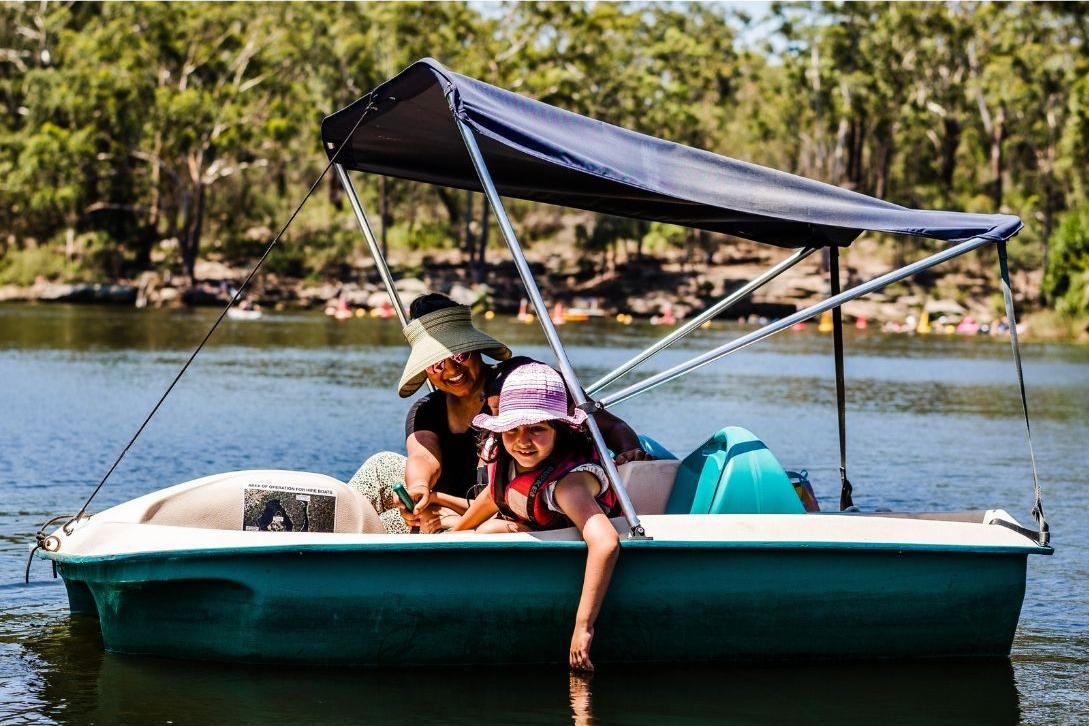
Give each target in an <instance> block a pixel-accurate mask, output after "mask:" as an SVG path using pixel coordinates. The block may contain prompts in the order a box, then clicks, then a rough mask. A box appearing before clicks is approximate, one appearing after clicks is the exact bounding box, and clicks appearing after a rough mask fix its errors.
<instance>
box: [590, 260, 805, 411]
mask: <svg viewBox="0 0 1089 726" xmlns="http://www.w3.org/2000/svg"><path fill="white" fill-rule="evenodd" d="M816 251H817V248H816V247H804V248H802V249H800V250H798V251H797V252H795V253H794V254H793V255H791V256H790V257H788V258H786V259H785V260H783V261H782V262H780V263H779V264H777V265H775V266H774V267H772V268H771V269H769V270H768V271H766V272H765V273H763V274H762V275H760V276H759V277H756V278H754V279H752V280H750V281H749V282H748V283H746V284H745V285H744V286H742V287H740V288H738V289H737V290H735V291H734V292H732V293H730V294H729V295H728V296H726V297H724V298H723V299H721V300H719V301H718V302H717V303H715V304H714V305H712V306H711V307H709V308H707V309H706V310H704V311H703V312H702V313H700V314H699V315H697V316H696V317H694V318H692V319H691V320H689V321H688V322H687V323H685V324H684V325H682V326H681V327H679V328H677V329H676V330H674V331H673V332H672V333H670V334H669V335H667V336H665V337H664V338H662V339H661V340H659V341H658V342H657V343H655V344H654V345H652V346H651V347H649V348H647V349H646V350H644V351H643V352H642V353H639V354H638V355H636V356H634V357H633V358H630V359H628V361H627V362H626V363H622V364H620V365H619V366H617V367H616V368H614V369H613V370H611V371H609V372H608V373H606V374H605V375H604V376H602V377H601V378H599V379H597V380H596V381H594V382H593V383H592V384H591V385H590V387H589V388H587V389H586V392H587V393H588V394H590V395H593V394H595V393H597V392H598V391H600V390H601V389H602V388H604V387H605V386H607V385H609V384H610V383H612V382H613V381H615V380H616V379H617V378H620V377H621V376H623V375H624V374H625V373H627V372H628V371H630V370H631V369H632V368H635V367H636V366H638V365H639V364H640V363H643V362H645V361H647V360H649V359H650V358H652V357H653V356H655V355H657V354H658V353H660V352H661V351H663V350H665V349H666V348H668V347H669V346H671V345H673V344H674V343H676V342H677V341H678V340H680V339H681V338H683V337H685V336H686V335H688V334H689V333H691V332H693V331H694V330H696V329H697V328H699V327H700V326H701V325H703V324H704V323H705V322H706V321H708V320H710V319H711V318H713V317H715V316H716V315H718V314H720V313H722V312H723V311H725V310H728V309H730V308H732V307H733V306H734V305H736V304H737V303H738V302H739V301H741V300H742V299H744V298H746V297H748V296H749V295H751V294H752V293H754V292H756V291H757V290H758V289H760V288H761V287H763V286H764V285H766V284H767V283H769V282H771V281H772V280H774V279H775V278H776V277H778V276H779V275H781V274H783V273H784V272H786V271H787V270H789V269H790V268H791V267H794V265H796V264H798V263H799V262H801V261H802V260H804V259H805V258H806V257H809V255H811V254H813V253H814V252H816Z"/></svg>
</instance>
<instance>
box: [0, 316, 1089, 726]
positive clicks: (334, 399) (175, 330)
mask: <svg viewBox="0 0 1089 726" xmlns="http://www.w3.org/2000/svg"><path fill="white" fill-rule="evenodd" d="M214 316H215V313H214V312H213V311H208V310H198V311H191V312H165V311H136V310H130V309H120V308H96V307H68V306H50V307H46V306H20V305H16V306H0V722H2V723H53V722H55V723H73V724H88V723H100V724H109V723H174V724H184V723H206V722H235V723H240V724H248V723H268V722H284V723H288V722H294V721H299V720H305V721H314V722H320V723H323V724H336V723H353V722H359V721H368V722H369V721H373V722H382V723H396V722H404V723H409V722H412V723H418V722H421V721H422V722H429V721H433V722H451V721H454V722H466V723H467V722H474V721H479V720H481V719H485V720H487V721H502V722H527V723H528V722H537V723H560V722H564V721H566V720H573V721H574V722H576V723H590V722H596V723H648V724H650V723H655V724H657V723H663V722H668V723H739V724H755V723H825V722H829V721H833V720H835V721H836V722H839V723H841V724H842V723H859V724H869V723H875V722H882V723H928V724H931V723H943V724H977V723H978V724H995V723H1027V724H1038V723H1063V722H1067V723H1079V722H1080V723H1084V722H1087V721H1089V527H1087V526H1086V525H1085V523H1084V520H1083V519H1081V517H1082V516H1084V515H1085V513H1086V512H1087V511H1089V454H1087V448H1089V417H1087V416H1086V412H1087V411H1089V347H1086V346H1076V345H1039V344H1028V345H1026V347H1025V376H1026V379H1027V382H1028V393H1029V403H1030V407H1031V409H1032V412H1033V436H1034V441H1035V444H1036V455H1037V460H1038V463H1039V472H1040V478H1041V482H1042V484H1043V488H1044V497H1045V499H1044V502H1045V506H1046V507H1047V512H1048V517H1049V520H1050V522H1051V525H1052V533H1053V544H1054V545H1055V548H1056V552H1055V555H1054V556H1053V557H1032V558H1030V560H1029V573H1028V589H1027V593H1026V596H1025V603H1024V607H1023V609H1022V613H1021V621H1020V626H1019V628H1018V632H1017V637H1016V640H1015V641H1014V645H1013V653H1012V656H1011V658H1010V660H1009V661H998V662H984V663H975V662H922V663H863V664H818V665H801V666H793V665H735V666H722V667H707V666H700V667H681V666H658V665H655V666H641V667H637V668H636V667H628V666H618V665H611V664H604V665H602V666H601V667H600V668H599V671H598V673H597V674H596V675H595V676H594V677H593V678H592V679H590V680H585V679H581V678H572V677H569V675H568V673H567V672H566V669H564V668H561V667H556V668H551V669H540V668H538V669H532V670H521V669H503V670H482V669H466V668H459V669H448V670H427V671H421V670H405V671H377V670H344V669H336V670H333V669H285V668H282V667H278V666H276V665H275V664H272V663H270V664H267V665H265V666H235V665H221V664H206V663H196V662H180V661H171V660H165V659H154V658H134V657H126V656H116V655H110V654H106V653H104V652H103V651H102V644H101V640H100V638H99V635H98V631H97V624H96V623H95V622H94V621H89V620H87V619H71V618H69V616H68V610H67V598H66V596H65V593H64V588H63V586H62V584H61V582H60V581H59V580H54V579H52V577H51V573H50V568H49V566H48V564H47V563H45V562H43V561H35V563H34V565H33V566H32V570H31V584H30V585H24V584H23V567H24V565H25V561H26V552H27V543H28V542H30V541H32V539H33V535H34V532H35V531H36V530H37V528H38V526H39V525H40V524H41V523H42V522H44V521H45V520H47V519H49V518H50V517H52V516H54V515H57V514H63V513H72V512H74V511H76V510H77V509H78V508H79V505H80V504H81V503H82V501H83V500H84V499H85V498H86V496H87V495H88V494H89V493H90V491H91V489H93V487H94V485H95V484H96V483H97V482H98V480H99V479H100V478H101V476H102V475H103V473H105V471H106V469H107V468H108V467H109V465H110V463H112V461H113V459H114V458H115V457H116V455H117V454H118V452H119V451H120V450H121V449H122V447H123V446H124V444H125V443H126V442H127V441H128V439H129V437H130V436H131V435H132V433H133V432H134V431H135V430H136V427H137V426H138V425H139V423H140V422H141V421H142V420H143V417H144V416H145V415H146V413H147V411H148V410H150V407H151V406H152V405H153V404H154V403H155V401H156V400H157V399H158V396H159V395H160V394H161V392H162V390H163V389H164V388H165V386H166V385H167V383H168V382H169V381H170V379H171V378H172V376H173V375H174V373H175V372H176V371H177V369H178V368H179V367H180V365H181V364H182V362H183V361H184V359H185V357H186V355H187V354H188V351H189V349H190V348H191V347H192V346H193V345H195V343H196V342H197V341H198V340H199V339H200V337H201V336H202V335H203V333H204V331H205V330H207V328H208V326H209V325H210V324H211V322H212V320H213V319H214ZM485 327H486V328H487V329H488V330H489V332H491V333H493V334H495V335H497V336H498V337H500V338H501V339H503V340H504V341H506V342H508V343H509V344H510V345H511V346H512V347H514V348H515V349H516V350H517V351H518V352H520V353H525V354H528V355H533V356H536V357H540V358H542V359H545V360H550V359H551V358H550V356H549V353H548V351H547V349H546V348H545V347H544V344H543V336H542V335H541V333H540V331H539V329H538V328H537V327H536V326H525V325H520V324H516V323H514V322H511V321H509V320H508V321H503V320H498V319H497V320H495V321H492V322H490V323H487V324H485ZM811 327H812V326H811ZM658 332H660V329H655V328H652V327H650V326H639V325H636V326H631V327H621V326H619V325H614V324H611V323H601V324H597V323H594V324H582V325H568V326H566V327H565V328H563V329H562V330H561V333H562V336H563V338H564V340H565V341H566V342H567V343H568V346H569V351H570V354H571V357H572V359H573V362H574V364H575V366H576V368H577V369H578V371H579V373H580V375H581V376H583V380H586V381H591V380H594V379H596V377H598V376H599V375H601V374H603V373H605V372H606V371H607V370H609V369H610V368H611V367H612V366H615V365H617V364H619V363H621V362H622V361H624V360H626V359H627V358H628V357H629V356H630V355H632V354H633V353H634V352H635V351H636V350H637V349H639V348H640V347H642V346H645V345H646V344H647V343H649V342H650V341H651V340H653V339H654V337H655V336H656V334H657V333H658ZM848 333H849V335H848V340H847V350H848V359H847V365H846V372H847V379H848V440H849V457H850V476H851V480H852V482H853V483H854V485H855V501H856V503H857V504H859V505H860V506H862V507H864V508H866V507H874V506H885V507H891V508H893V509H916V510H925V509H970V508H988V507H1003V508H1005V509H1007V510H1008V511H1010V512H1011V513H1012V514H1014V516H1016V517H1017V518H1018V519H1020V520H1021V522H1022V523H1025V524H1031V523H1032V520H1031V517H1030V515H1029V513H1028V512H1029V509H1030V507H1031V503H1032V484H1031V474H1030V470H1029V465H1028V453H1027V447H1026V444H1025V434H1024V425H1023V422H1022V421H1021V412H1020V403H1019V398H1018V395H1017V388H1016V379H1015V375H1014V369H1013V364H1012V362H1011V359H1010V350H1009V344H1008V341H1005V340H992V339H963V338H947V337H929V338H916V337H909V336H896V337H889V336H884V335H881V334H879V333H867V332H866V331H854V330H850V331H848ZM737 334H738V329H737V328H736V327H727V326H720V327H718V328H717V329H713V330H709V331H701V332H700V333H699V334H698V335H697V336H695V337H694V338H693V340H691V341H688V342H686V343H684V344H683V345H682V346H681V347H680V348H678V349H676V350H670V351H667V352H665V353H663V354H661V355H660V356H658V357H657V358H655V359H653V360H652V361H651V362H650V363H649V364H648V365H647V367H646V369H645V370H646V372H647V373H649V372H654V371H658V370H662V369H663V368H665V367H666V366H668V365H672V364H674V363H677V362H680V361H682V360H684V359H685V358H687V357H690V356H691V355H693V354H694V353H695V352H696V351H697V350H701V349H706V347H708V346H709V345H710V344H711V343H713V342H719V341H722V340H725V339H728V338H730V337H734V336H736V335H737ZM405 350H406V349H405V347H404V344H403V339H402V338H401V336H400V332H399V330H398V328H397V326H396V324H393V323H390V322H382V321H371V320H350V321H347V322H345V323H338V322H335V321H332V320H330V319H327V318H325V317H324V316H321V315H316V314H308V313H289V314H282V315H280V314H277V315H272V316H269V317H268V318H266V319H265V320H261V321H256V322H231V321H224V323H223V325H222V327H221V328H220V330H218V331H217V332H216V334H215V336H214V337H213V339H212V342H211V343H210V345H209V347H208V348H207V349H206V350H205V351H204V352H203V353H202V354H201V356H200V357H199V358H198V359H197V362H196V363H195V364H194V365H193V367H192V368H191V369H190V370H189V372H188V373H187V374H186V376H185V377H184V378H183V379H182V381H181V383H180V384H179V385H178V387H177V389H176V390H175V391H174V393H173V394H172V395H171V397H170V398H169V399H168V400H167V402H166V404H164V406H163V408H162V409H161V410H160V411H159V413H158V415H157V416H156V417H155V419H154V420H153V422H152V423H151V425H150V426H149V427H148V429H147V430H146V431H145V433H144V435H143V436H142V437H141V438H140V440H139V441H138V442H137V444H136V445H135V446H134V447H133V449H132V450H131V452H130V453H129V455H128V457H127V458H126V459H125V461H124V462H123V463H122V465H121V466H120V467H119V468H118V470H117V471H116V472H115V474H114V476H113V477H112V478H111V480H110V482H109V483H108V484H107V485H106V487H105V489H104V490H103V491H102V493H101V494H100V495H99V497H98V498H97V499H96V501H95V503H94V505H93V506H92V511H100V510H102V509H104V508H106V507H107V506H111V505H113V504H116V503H118V502H121V501H124V500H126V499H129V498H132V497H134V496H136V495H138V494H142V493H146V492H148V491H150V490H153V489H157V488H161V487H164V486H167V485H169V484H174V483H177V482H181V481H185V480H188V479H193V478H196V477H199V476H203V475H206V474H210V473H215V472H221V471H229V470H234V469H246V468H287V469H301V470H309V471H318V472H324V473H327V474H330V475H333V476H335V477H337V478H340V479H342V480H345V479H347V478H348V477H349V476H350V475H351V474H352V472H353V471H354V470H355V468H356V467H357V466H358V464H359V463H360V462H361V461H362V459H363V458H365V456H366V455H368V454H369V453H371V452H373V451H376V450H379V449H397V448H401V447H402V446H403V443H404V442H403V419H404V414H405V411H406V410H407V407H408V404H407V403H406V402H405V401H403V400H400V399H398V398H397V396H396V394H395V393H394V391H393V388H394V385H395V382H396V380H397V377H398V374H399V372H400V368H401V365H402V363H403V361H404V356H405ZM833 380H834V379H833V365H832V357H831V341H830V339H829V337H828V336H823V335H820V334H818V333H816V332H813V331H808V332H804V333H794V332H788V333H783V334H781V335H779V336H777V337H775V338H773V339H772V340H770V341H766V342H765V343H763V344H761V345H758V346H755V347H753V348H751V349H748V350H746V351H742V352H741V353H738V354H736V355H734V356H731V357H729V358H728V359H726V360H725V361H722V362H720V363H718V364H715V365H713V366H709V367H707V368H705V369H702V370H701V371H698V372H697V373H695V374H693V375H690V376H688V377H686V378H683V379H681V380H680V381H676V382H673V383H670V384H667V385H665V386H663V387H661V388H659V389H658V390H656V391H653V392H651V393H649V394H647V395H645V396H641V397H638V398H635V399H633V400H632V401H629V402H627V403H625V404H623V405H622V406H621V407H620V408H619V409H618V411H617V412H618V413H619V414H620V415H621V416H623V417H624V418H626V419H627V420H628V421H629V422H630V423H632V424H633V425H634V426H635V427H636V428H637V429H639V430H640V431H645V432H647V433H650V434H651V435H652V436H654V437H655V438H657V439H658V440H660V441H661V442H663V443H664V444H666V445H667V446H668V447H670V448H671V449H673V450H674V451H676V452H682V453H683V452H687V451H689V450H691V449H693V448H694V447H695V446H696V445H698V444H699V443H700V442H701V441H702V440H703V439H704V438H706V437H707V436H708V435H710V434H711V433H713V431H714V430H715V429H717V428H720V427H721V426H724V425H727V424H736V425H740V426H744V427H746V428H749V429H751V430H753V431H754V432H756V433H757V434H758V435H759V436H761V437H762V438H763V439H764V440H765V441H766V442H767V443H768V445H769V446H770V447H771V449H772V450H773V451H774V452H776V453H777V455H778V456H779V458H780V460H781V461H782V462H783V463H784V465H785V466H787V468H803V467H804V468H806V469H808V470H809V472H810V478H811V480H812V481H813V482H814V486H815V488H816V490H817V493H818V496H819V497H820V499H821V503H822V505H823V506H824V507H825V508H831V509H834V508H835V507H836V506H837V502H838V488H839V487H838V475H837V466H838V450H837V435H836V412H835V388H834V384H833ZM619 566H620V567H623V561H621V563H620V565H619Z"/></svg>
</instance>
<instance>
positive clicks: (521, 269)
mask: <svg viewBox="0 0 1089 726" xmlns="http://www.w3.org/2000/svg"><path fill="white" fill-rule="evenodd" d="M454 121H455V123H457V126H458V130H459V131H460V132H461V138H462V139H463V140H464V141H465V148H466V149H468V151H469V157H470V158H471V159H472V161H473V167H474V168H475V169H476V173H477V176H479V177H480V183H481V186H483V188H484V194H485V196H486V197H487V198H488V202H489V203H490V204H491V206H492V211H493V212H494V213H495V218H496V221H497V222H498V223H499V229H500V231H501V232H502V233H503V239H504V240H506V242H507V247H509V248H510V252H511V255H512V256H513V257H514V265H515V267H516V268H517V269H518V275H519V276H520V277H521V278H522V284H523V285H525V288H526V294H528V295H529V299H530V302H531V303H532V304H533V309H534V311H536V313H537V320H538V321H540V323H541V328H542V329H543V330H544V334H545V338H546V339H547V340H548V345H549V347H550V348H552V352H553V354H555V356H556V361H557V362H558V363H559V368H560V374H561V375H562V376H563V379H564V382H565V383H566V384H567V388H568V390H570V391H571V396H572V398H574V399H575V405H576V406H578V407H579V408H581V409H583V410H586V412H587V416H586V428H587V429H589V431H590V436H591V438H592V439H593V440H594V446H595V448H597V452H598V455H599V456H600V457H601V465H602V467H603V468H604V469H605V474H606V475H607V476H608V477H609V484H610V485H611V486H612V487H613V491H615V492H616V495H617V498H618V499H619V500H620V508H621V510H623V512H624V518H625V519H627V520H628V525H629V527H630V528H631V531H630V536H631V537H645V536H646V532H645V531H644V530H643V525H642V524H640V522H639V515H638V514H637V513H636V511H635V506H634V505H633V504H632V501H631V498H630V497H629V496H628V492H627V491H626V490H625V489H624V485H623V484H622V483H621V481H620V472H619V471H617V468H616V464H615V463H614V462H613V459H612V457H611V456H609V447H608V446H607V445H606V443H605V437H604V436H602V434H601V428H600V427H599V426H598V425H597V421H595V420H594V416H593V409H592V407H591V406H588V405H587V404H589V399H588V398H587V396H586V393H585V392H584V391H583V390H582V386H581V385H579V380H578V376H576V375H575V369H574V368H573V367H572V366H571V361H570V360H569V359H568V357H567V351H566V350H564V347H563V343H562V342H561V341H560V336H559V333H557V332H556V326H555V325H553V324H552V319H551V318H550V317H549V316H548V308H547V307H546V306H545V303H544V299H543V298H542V297H541V291H540V289H539V288H538V287H537V282H536V280H534V279H533V272H532V271H531V270H530V269H529V263H528V262H526V258H525V255H524V254H522V247H521V245H520V244H519V243H518V237H517V236H516V235H515V233H514V227H513V226H512V225H511V222H510V219H509V218H508V217H507V210H506V209H505V208H504V207H503V201H502V200H501V199H500V198H499V192H497V191H496V189H495V184H493V183H492V178H491V174H490V173H489V172H488V167H487V165H486V164H485V163H484V155H483V154H482V153H481V152H480V147H479V146H478V145H477V143H476V137H475V136H474V135H473V132H472V130H471V129H470V128H469V127H468V126H466V125H465V123H464V122H462V120H461V119H460V118H458V117H457V115H456V114H455V116H454ZM588 408H589V409H590V410H587V409H588Z"/></svg>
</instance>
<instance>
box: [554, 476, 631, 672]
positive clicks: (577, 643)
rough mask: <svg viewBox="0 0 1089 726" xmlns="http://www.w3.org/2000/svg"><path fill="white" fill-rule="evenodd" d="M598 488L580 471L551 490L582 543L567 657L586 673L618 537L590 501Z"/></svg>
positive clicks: (591, 667)
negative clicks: (583, 564)
mask: <svg viewBox="0 0 1089 726" xmlns="http://www.w3.org/2000/svg"><path fill="white" fill-rule="evenodd" d="M600 487H601V484H600V483H599V482H598V480H597V478H596V477H594V476H593V475H592V474H590V473H588V472H585V471H580V472H575V473H574V474H568V475H567V476H565V477H564V478H563V479H561V480H560V482H559V483H558V484H557V485H556V491H555V500H556V505H557V506H558V507H559V508H560V511H562V512H563V513H564V514H565V515H567V518H568V519H570V520H571V521H572V522H573V523H574V525H575V526H576V527H578V529H579V532H580V533H581V534H582V538H583V539H584V540H585V541H586V572H585V574H584V575H583V578H582V597H580V598H579V609H578V612H577V613H576V615H575V630H574V632H573V633H572V634H571V651H570V655H569V663H570V666H571V667H572V668H575V669H577V670H586V671H592V670H593V669H594V664H593V663H592V662H591V661H590V644H591V643H592V642H593V640H594V622H595V621H596V620H597V615H598V612H600V610H601V603H602V602H604V600H605V592H606V591H607V590H608V589H609V580H610V579H612V576H613V567H614V566H615V565H616V558H617V557H618V556H619V555H620V537H619V536H618V535H617V534H616V530H615V529H613V525H612V523H611V522H610V521H609V518H608V517H606V516H605V513H604V512H602V511H601V507H600V506H599V505H598V503H597V500H596V499H594V496H595V495H596V494H597V492H598V491H599V489H600Z"/></svg>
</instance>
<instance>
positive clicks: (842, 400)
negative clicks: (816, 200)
mask: <svg viewBox="0 0 1089 726" xmlns="http://www.w3.org/2000/svg"><path fill="white" fill-rule="evenodd" d="M828 281H829V288H830V291H831V293H832V295H833V296H835V295H839V292H840V287H839V286H840V280H839V248H838V247H836V246H835V245H832V246H830V247H829V248H828ZM832 354H833V356H834V357H835V359H836V418H837V420H838V423H839V485H840V490H839V510H840V511H841V512H842V511H844V510H846V509H849V508H850V507H853V506H854V505H855V502H854V500H853V499H852V498H851V493H852V492H853V491H854V487H852V486H851V480H850V479H848V478H847V386H846V383H845V382H844V378H843V308H842V307H840V306H838V305H837V306H836V307H834V308H832Z"/></svg>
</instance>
